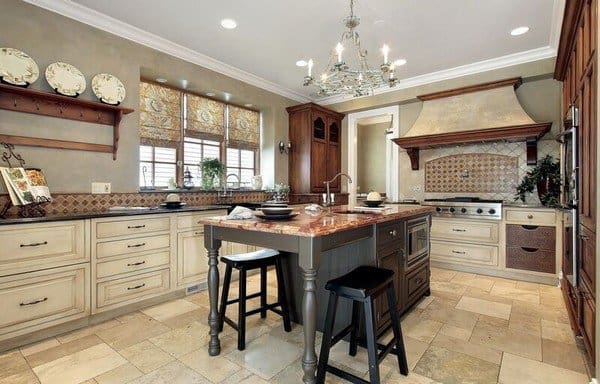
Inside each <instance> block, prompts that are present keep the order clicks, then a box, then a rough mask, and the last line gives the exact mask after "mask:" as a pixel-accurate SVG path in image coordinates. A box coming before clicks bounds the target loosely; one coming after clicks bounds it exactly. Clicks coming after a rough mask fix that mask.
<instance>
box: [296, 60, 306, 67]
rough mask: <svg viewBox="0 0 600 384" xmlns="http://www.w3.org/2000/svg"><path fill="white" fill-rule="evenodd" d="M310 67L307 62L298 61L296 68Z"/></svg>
mask: <svg viewBox="0 0 600 384" xmlns="http://www.w3.org/2000/svg"><path fill="white" fill-rule="evenodd" d="M307 65H308V62H307V61H306V60H298V61H296V66H297V67H306V66H307Z"/></svg>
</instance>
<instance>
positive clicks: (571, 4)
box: [554, 0, 598, 361]
mask: <svg viewBox="0 0 600 384" xmlns="http://www.w3.org/2000/svg"><path fill="white" fill-rule="evenodd" d="M597 8H598V3H597V0H568V1H567V2H566V6H565V13H564V17H563V24H562V30H561V37H560V44H559V48H558V56H557V59H556V69H555V72H554V77H555V78H556V79H557V80H560V81H562V82H563V115H566V113H567V111H568V108H569V106H570V105H576V106H577V107H578V108H579V132H578V134H579V136H578V138H577V139H578V144H579V159H578V164H577V165H578V167H579V191H578V200H579V204H578V208H579V227H578V230H579V236H580V237H579V242H578V243H579V250H578V253H579V254H578V257H577V259H578V260H579V265H578V266H577V268H578V274H579V278H578V282H577V283H578V286H577V287H574V286H573V285H571V284H570V283H569V281H568V280H566V279H563V281H562V282H561V286H562V289H563V296H564V298H565V300H566V302H567V309H568V311H569V317H570V319H571V321H572V327H573V329H574V331H575V332H576V333H581V335H582V336H583V340H584V344H585V346H586V349H587V351H588V353H589V355H590V357H591V360H592V361H594V359H595V315H596V302H595V290H596V204H597V200H596V199H597V197H596V196H597V195H596V193H597V191H596V182H597V180H596V167H597V159H598V156H597V150H596V145H597V144H596V143H597V139H598V132H597V130H598V126H597V119H598V107H597V70H598V69H597V51H596V46H597V33H598V18H597ZM566 251H567V252H569V249H567V250H566ZM565 256H568V255H565ZM564 263H565V262H564V261H563V264H564ZM566 267H568V265H567V266H566Z"/></svg>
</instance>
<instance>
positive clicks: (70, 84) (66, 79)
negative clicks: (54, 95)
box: [46, 61, 86, 96]
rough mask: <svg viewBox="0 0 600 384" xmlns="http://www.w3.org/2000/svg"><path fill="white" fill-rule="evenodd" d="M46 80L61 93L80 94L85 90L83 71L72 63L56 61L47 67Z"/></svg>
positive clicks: (66, 94)
mask: <svg viewBox="0 0 600 384" xmlns="http://www.w3.org/2000/svg"><path fill="white" fill-rule="evenodd" d="M46 81H47V82H48V84H50V86H51V87H52V89H54V90H55V91H56V92H58V93H60V94H61V95H65V96H79V95H81V94H82V93H83V91H85V87H86V83H85V77H84V76H83V73H81V71H80V70H79V69H77V68H75V67H74V66H72V65H71V64H67V63H63V62H60V61H59V62H56V63H52V64H50V65H48V66H47V67H46Z"/></svg>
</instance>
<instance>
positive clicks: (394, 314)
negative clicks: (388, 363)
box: [387, 284, 408, 376]
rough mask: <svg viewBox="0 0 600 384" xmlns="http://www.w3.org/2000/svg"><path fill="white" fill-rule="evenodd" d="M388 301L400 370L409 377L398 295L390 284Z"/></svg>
mask: <svg viewBox="0 0 600 384" xmlns="http://www.w3.org/2000/svg"><path fill="white" fill-rule="evenodd" d="M387 300H388V305H389V307H390V316H391V318H392V329H393V330H394V339H396V351H397V352H398V354H397V355H398V368H400V373H401V374H403V375H404V376H407V375H408V362H407V361H406V350H405V349H404V339H403V338H402V325H401V324H400V318H399V316H398V308H396V295H395V293H394V285H393V284H390V285H388V288H387Z"/></svg>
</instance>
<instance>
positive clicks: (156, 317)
mask: <svg viewBox="0 0 600 384" xmlns="http://www.w3.org/2000/svg"><path fill="white" fill-rule="evenodd" d="M250 281H251V284H250V286H251V288H252V289H257V288H258V276H252V277H251V278H250ZM270 287H271V288H270V289H271V291H272V292H273V293H275V289H273V288H274V287H273V286H272V285H270ZM431 289H432V295H431V296H430V297H427V298H424V299H423V300H421V302H420V303H419V304H418V305H417V306H416V307H415V308H413V309H412V310H411V311H410V313H409V314H408V315H407V316H405V317H404V318H403V321H402V326H403V330H404V336H405V345H406V347H407V350H408V360H409V367H410V371H411V373H410V375H409V376H408V377H404V376H401V375H400V374H399V373H398V369H397V365H396V362H395V360H394V359H393V356H388V358H386V360H385V361H384V362H383V365H382V367H381V372H382V375H383V376H384V377H385V379H384V380H383V382H384V383H390V384H392V383H410V384H431V383H457V384H458V383H460V384H462V383H503V384H528V383H540V384H541V383H543V384H553V383H557V384H579V383H581V384H584V383H588V381H589V380H588V376H587V375H586V373H585V372H586V371H585V365H584V360H583V357H582V356H583V355H582V353H581V352H580V350H579V349H578V347H577V346H576V344H575V339H574V337H573V335H572V332H571V329H570V327H569V325H568V318H567V314H566V309H565V308H564V305H563V301H562V297H561V293H560V290H559V289H558V288H557V287H551V286H545V285H539V284H531V283H524V282H518V281H513V280H507V279H501V278H494V277H487V276H481V275H474V274H466V273H460V272H454V271H449V270H442V269H432V282H431ZM233 292H235V291H233ZM207 302H208V300H207V294H206V292H203V293H200V294H196V295H193V296H188V297H186V298H185V299H180V300H175V301H172V302H168V303H165V304H161V305H158V306H155V307H152V308H147V309H144V310H142V311H138V312H135V313H132V314H129V315H126V316H122V317H119V318H117V319H114V320H110V321H107V322H105V323H102V324H99V325H96V326H93V327H88V328H84V329H81V330H77V331H74V332H71V333H68V334H64V335H61V336H57V337H54V338H51V339H48V340H44V341H42V342H40V343H36V344H34V345H29V346H26V347H23V348H20V349H18V350H13V351H10V352H7V353H3V354H0V383H1V384H8V383H10V384H21V383H22V384H32V383H41V384H70V383H72V384H79V383H85V384H120V383H123V384H124V383H132V384H159V383H168V384H193V383H200V384H207V383H222V384H234V383H235V384H261V383H262V384H264V383H279V384H292V383H294V384H298V383H301V368H300V359H301V352H302V329H301V327H300V326H298V325H295V326H294V328H293V331H292V332H291V333H285V332H284V331H283V326H282V324H281V320H280V318H279V317H278V316H275V315H274V314H270V315H269V316H268V317H267V319H264V320H262V319H260V318H259V317H256V316H255V317H253V318H251V319H250V320H249V324H248V335H247V348H246V350H245V351H243V352H240V351H238V350H237V349H236V339H235V333H234V332H233V330H231V328H229V327H227V326H225V332H224V334H223V335H222V338H221V343H222V348H223V351H222V354H221V356H219V357H216V358H213V357H209V356H208V353H207V347H206V346H207V333H208V325H207V314H208V307H207ZM232 310H233V311H235V309H232ZM233 313H235V312H233ZM319 340H320V338H318V341H319ZM319 342H320V341H319ZM331 361H332V362H333V363H334V364H336V365H338V366H341V367H344V368H346V369H350V370H351V371H353V372H354V373H355V374H359V375H365V378H366V377H367V376H366V373H367V364H366V352H365V351H364V350H359V353H358V355H357V357H356V358H352V357H350V356H348V355H347V344H344V343H343V342H342V343H340V344H338V345H336V347H335V348H334V350H333V351H332V353H331ZM348 367H350V368H348ZM341 382H342V381H341V380H339V379H337V378H335V377H333V376H331V375H328V383H331V384H333V383H341Z"/></svg>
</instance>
